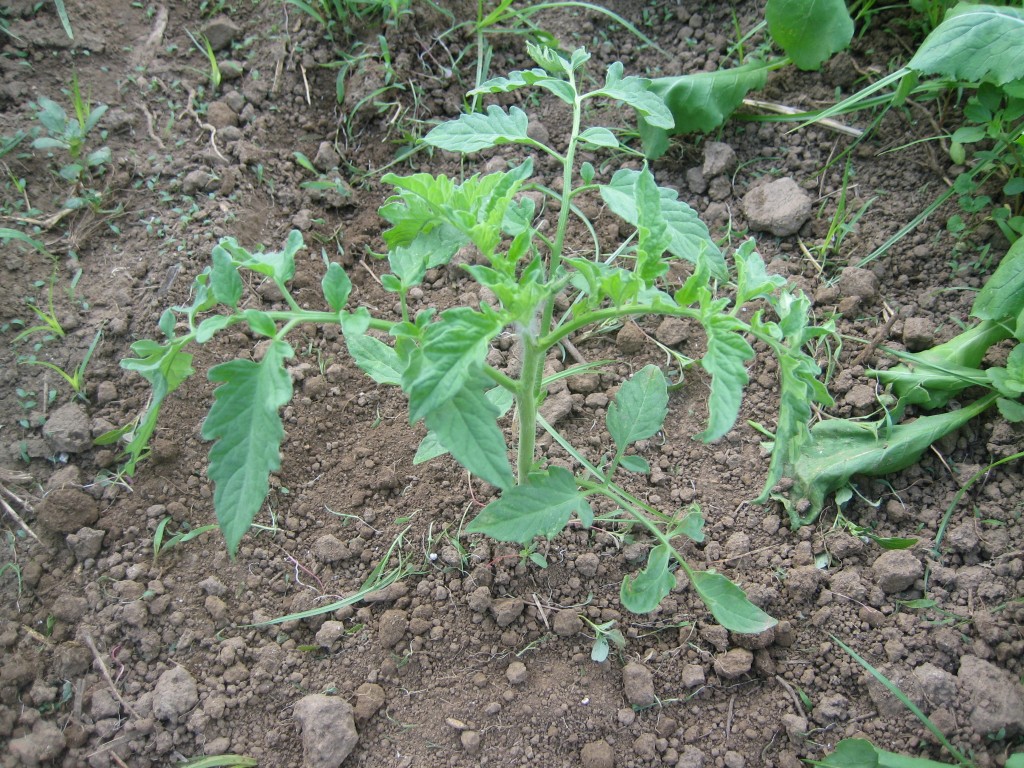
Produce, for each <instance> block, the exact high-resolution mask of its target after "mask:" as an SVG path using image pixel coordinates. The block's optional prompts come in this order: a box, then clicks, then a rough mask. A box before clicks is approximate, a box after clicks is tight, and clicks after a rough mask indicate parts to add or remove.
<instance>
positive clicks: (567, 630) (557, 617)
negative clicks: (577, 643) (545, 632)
mask: <svg viewBox="0 0 1024 768" xmlns="http://www.w3.org/2000/svg"><path fill="white" fill-rule="evenodd" d="M551 628H552V629H553V630H554V631H555V634H556V635H558V636H559V637H572V636H573V635H575V634H576V633H577V632H581V631H583V622H582V621H581V620H580V617H579V615H578V614H577V613H576V611H573V610H569V609H566V610H563V611H556V612H555V614H554V616H552V617H551Z"/></svg>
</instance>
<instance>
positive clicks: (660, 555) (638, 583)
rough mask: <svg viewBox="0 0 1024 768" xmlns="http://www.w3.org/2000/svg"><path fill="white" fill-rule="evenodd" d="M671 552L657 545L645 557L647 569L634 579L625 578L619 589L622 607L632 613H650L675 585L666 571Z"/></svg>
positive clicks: (664, 546)
mask: <svg viewBox="0 0 1024 768" xmlns="http://www.w3.org/2000/svg"><path fill="white" fill-rule="evenodd" d="M671 555H672V550H671V548H670V547H669V546H668V545H667V544H659V545H658V546H656V547H655V548H654V549H652V550H651V553H650V555H648V557H647V567H646V568H644V569H643V570H642V571H640V573H638V574H637V575H636V577H630V576H628V575H627V576H626V577H625V578H624V579H623V580H622V587H621V588H620V589H619V599H620V600H621V601H622V606H623V607H624V608H625V609H626V610H627V611H631V612H633V613H650V612H651V611H653V610H654V609H655V608H657V607H658V605H659V604H660V603H661V601H662V599H663V598H664V597H665V596H666V595H668V593H669V592H671V591H672V587H674V586H675V585H676V577H675V576H674V575H672V572H671V571H670V570H669V569H668V563H669V558H670V557H671Z"/></svg>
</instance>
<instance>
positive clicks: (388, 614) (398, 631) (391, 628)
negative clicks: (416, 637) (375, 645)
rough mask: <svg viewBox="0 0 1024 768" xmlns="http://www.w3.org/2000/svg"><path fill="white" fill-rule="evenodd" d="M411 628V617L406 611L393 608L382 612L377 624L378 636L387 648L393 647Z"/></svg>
mask: <svg viewBox="0 0 1024 768" xmlns="http://www.w3.org/2000/svg"><path fill="white" fill-rule="evenodd" d="M408 628H409V618H408V616H406V613H405V611H402V610H398V609H392V610H389V611H384V613H383V614H381V617H380V622H379V623H378V625H377V637H378V639H379V640H380V644H381V645H382V646H384V647H385V648H391V647H392V646H394V645H396V644H397V643H399V642H401V640H402V638H403V637H405V630H407V629H408Z"/></svg>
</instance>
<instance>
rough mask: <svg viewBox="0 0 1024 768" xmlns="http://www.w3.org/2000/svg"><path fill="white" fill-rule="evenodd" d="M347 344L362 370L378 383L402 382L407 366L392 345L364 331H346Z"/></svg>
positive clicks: (394, 383)
mask: <svg viewBox="0 0 1024 768" xmlns="http://www.w3.org/2000/svg"><path fill="white" fill-rule="evenodd" d="M345 344H346V345H347V346H348V353H349V354H350V355H352V359H353V360H355V361H356V365H357V366H359V368H360V370H362V371H363V373H365V374H366V375H367V376H369V377H370V378H371V379H373V380H374V381H376V382H377V383H378V384H388V385H392V386H400V385H401V384H402V371H404V370H405V366H404V365H403V364H402V361H401V359H400V358H399V357H398V353H397V352H395V350H394V349H393V348H392V347H389V346H388V345H387V344H385V343H384V342H383V341H381V340H380V339H375V338H374V337H373V336H367V335H366V334H364V333H359V334H349V333H346V334H345Z"/></svg>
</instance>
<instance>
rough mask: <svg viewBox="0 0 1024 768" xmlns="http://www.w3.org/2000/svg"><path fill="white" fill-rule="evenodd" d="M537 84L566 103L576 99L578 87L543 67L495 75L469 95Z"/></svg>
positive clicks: (511, 89) (500, 91)
mask: <svg viewBox="0 0 1024 768" xmlns="http://www.w3.org/2000/svg"><path fill="white" fill-rule="evenodd" d="M528 86H537V87H539V88H544V89H545V90H547V91H550V92H551V93H553V94H554V95H555V96H557V97H558V98H559V99H561V100H562V101H564V102H565V103H566V104H572V103H573V101H575V99H576V89H575V88H573V87H572V84H571V83H568V82H566V81H565V80H563V79H562V78H560V77H553V76H552V75H549V74H548V73H547V72H545V71H544V70H543V69H528V70H525V71H521V70H513V71H512V72H509V73H508V77H495V78H492V79H490V80H487V81H485V82H483V83H481V84H480V85H479V87H477V88H474V89H473V90H472V91H470V92H469V94H468V95H469V96H476V95H478V94H483V93H508V92H509V91H514V90H516V89H518V88H524V87H528Z"/></svg>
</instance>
